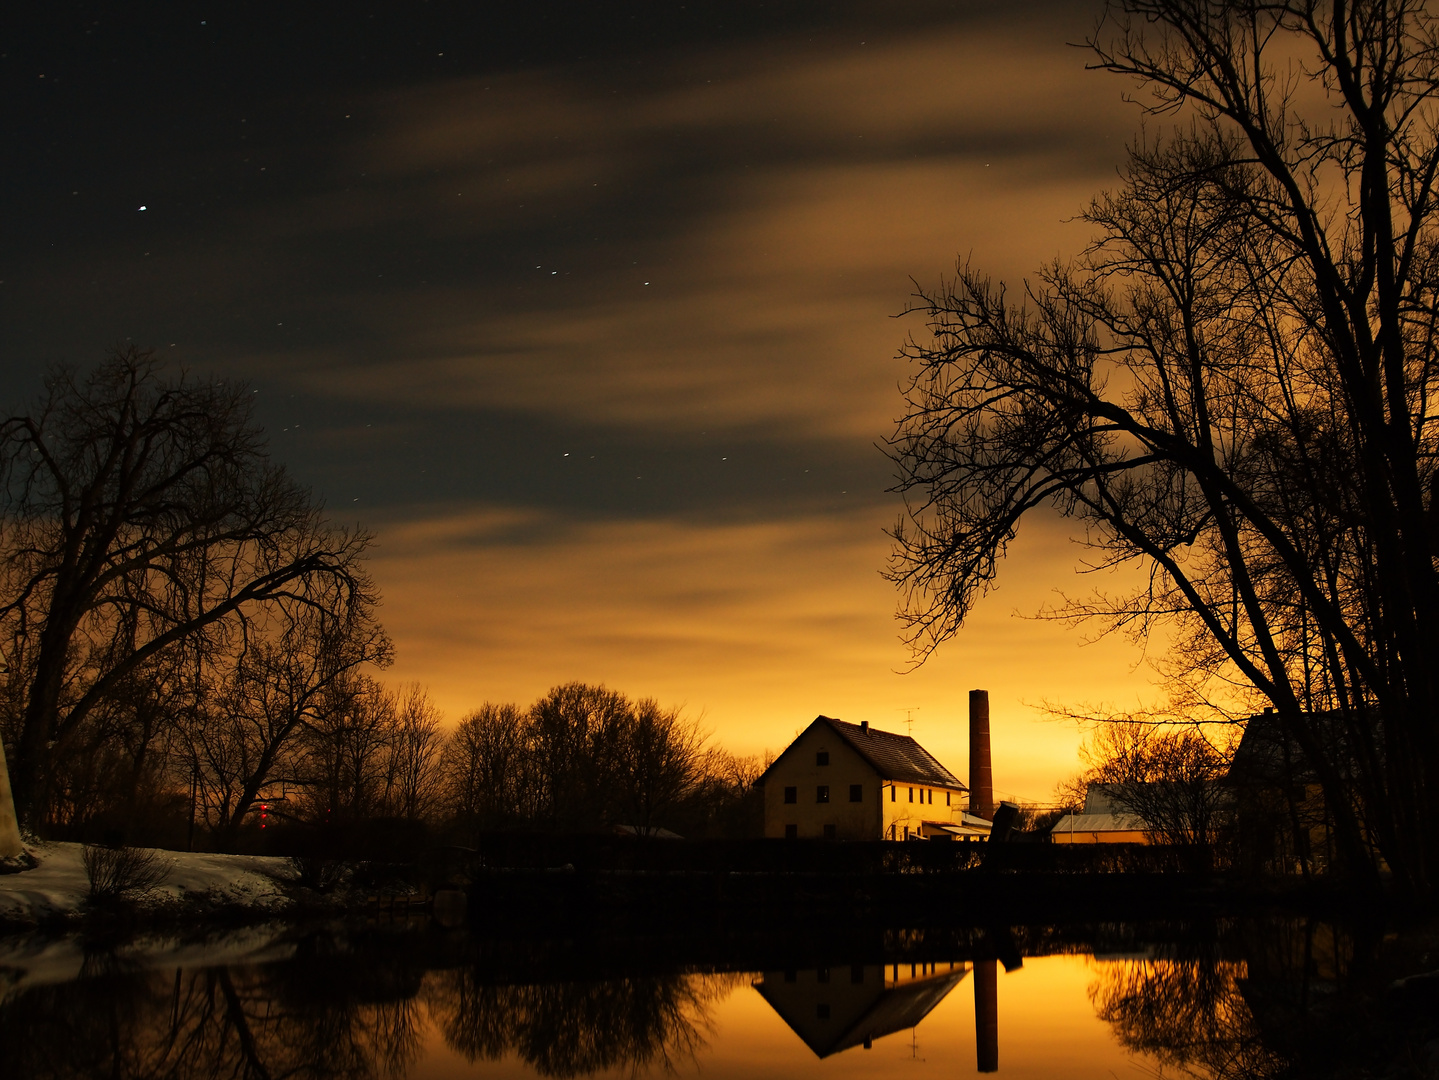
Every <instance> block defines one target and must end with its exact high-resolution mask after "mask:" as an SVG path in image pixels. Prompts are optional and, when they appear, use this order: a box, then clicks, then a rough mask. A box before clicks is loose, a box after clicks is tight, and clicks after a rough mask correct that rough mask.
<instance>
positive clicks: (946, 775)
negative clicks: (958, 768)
mask: <svg viewBox="0 0 1439 1080" xmlns="http://www.w3.org/2000/svg"><path fill="white" fill-rule="evenodd" d="M814 724H827V725H829V727H830V728H831V729H832V730H833V731H834V733H835V734H836V735H838V736H839V737H840V738H841V739H843V740H844V741H845V742H846V743H848V744H849V745H850V746H851V747H852V748H853V749H854V751H855V753H857V754H859V756H860V757H862V758H864V760H865V761H867V762H869V764H870V766H871V767H872V768H873V769H874V771H875V772H877V773H879V775H880V778H881V779H883V780H898V781H901V782H903V783H908V784H928V785H930V786H931V787H943V788H952V789H953V790H955V791H968V790H969V788H967V787H965V786H964V784H963V783H961V782H960V780H959V778H958V777H957V776H955V775H954V773H952V772H950V771H949V770H948V769H946V768H945V767H944V766H943V765H941V764H940V763H939V762H938V761H937V760H935V757H934V755H933V754H931V753H930V752H929V751H928V750H926V749H925V748H924V747H922V746H920V745H919V743H917V742H915V741H914V739H913V738H911V737H910V736H908V735H896V734H895V733H894V732H892V731H880V730H879V729H878V728H867V727H862V726H861V725H859V724H847V723H845V722H844V721H843V720H835V719H832V718H831V717H828V716H816V717H815V718H814ZM814 724H811V725H810V726H809V727H810V728H812V727H814ZM808 730H809V728H805V731H808ZM793 745H794V743H791V744H790V746H793ZM787 753H789V750H788V748H786V749H785V752H784V754H780V756H779V757H777V758H775V760H774V761H773V762H772V763H771V764H770V767H769V769H766V770H765V771H764V773H763V774H762V775H761V776H760V777H759V779H758V780H756V781H755V783H756V784H761V783H763V782H764V778H765V776H768V775H769V771H770V769H773V768H774V767H775V765H778V764H779V763H780V762H781V761H782V760H783V759H784V756H785V754H787Z"/></svg>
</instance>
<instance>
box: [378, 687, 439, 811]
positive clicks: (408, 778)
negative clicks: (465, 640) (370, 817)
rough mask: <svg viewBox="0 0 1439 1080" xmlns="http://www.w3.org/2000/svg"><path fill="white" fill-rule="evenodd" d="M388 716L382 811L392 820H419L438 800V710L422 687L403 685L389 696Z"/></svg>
mask: <svg viewBox="0 0 1439 1080" xmlns="http://www.w3.org/2000/svg"><path fill="white" fill-rule="evenodd" d="M390 714H391V717H392V719H391V725H390V732H389V736H390V737H389V753H388V759H387V762H386V772H385V796H384V804H385V808H386V811H387V812H388V813H389V814H391V815H393V816H395V817H401V818H404V819H406V820H407V821H423V820H426V819H428V818H430V817H431V816H433V814H434V813H435V811H436V810H437V809H438V804H439V801H440V798H441V786H442V779H443V775H444V765H443V762H442V759H441V755H442V752H443V749H444V735H443V733H442V732H441V730H440V719H441V718H440V710H439V709H438V708H436V707H435V703H434V702H432V701H431V700H430V695H429V693H428V692H427V691H426V690H425V688H424V687H422V686H421V685H420V684H419V683H407V684H406V685H404V686H402V687H400V689H399V691H398V692H396V693H394V694H392V695H391V705H390Z"/></svg>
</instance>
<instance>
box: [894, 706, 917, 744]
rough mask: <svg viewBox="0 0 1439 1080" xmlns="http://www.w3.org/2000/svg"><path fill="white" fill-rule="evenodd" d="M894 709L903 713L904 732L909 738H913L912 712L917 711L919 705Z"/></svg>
mask: <svg viewBox="0 0 1439 1080" xmlns="http://www.w3.org/2000/svg"><path fill="white" fill-rule="evenodd" d="M894 711H895V712H902V713H904V733H905V734H906V735H908V736H909V737H910V738H911V739H912V738H914V714H915V713H917V712H919V706H918V705H909V706H906V707H905V708H903V709H895V710H894Z"/></svg>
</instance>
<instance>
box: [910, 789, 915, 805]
mask: <svg viewBox="0 0 1439 1080" xmlns="http://www.w3.org/2000/svg"><path fill="white" fill-rule="evenodd" d="M909 801H910V802H914V788H910V789H909Z"/></svg>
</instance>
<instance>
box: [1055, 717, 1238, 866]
mask: <svg viewBox="0 0 1439 1080" xmlns="http://www.w3.org/2000/svg"><path fill="white" fill-rule="evenodd" d="M1080 756H1081V757H1082V758H1083V759H1084V761H1085V762H1086V763H1087V764H1088V765H1089V768H1088V769H1087V770H1086V771H1085V772H1084V773H1082V774H1081V775H1080V776H1079V777H1077V778H1075V780H1073V781H1070V782H1069V783H1068V785H1061V786H1062V787H1064V788H1065V789H1066V793H1069V792H1073V791H1075V790H1079V791H1084V790H1087V789H1088V788H1090V787H1093V786H1095V785H1100V786H1102V787H1103V788H1104V791H1105V794H1106V795H1107V797H1108V799H1109V801H1110V802H1111V803H1113V804H1114V805H1115V806H1117V807H1118V808H1120V809H1121V810H1123V811H1125V812H1127V813H1130V814H1134V815H1135V816H1136V817H1138V818H1140V819H1141V820H1142V821H1143V822H1144V823H1145V824H1146V825H1147V826H1148V827H1149V828H1150V829H1152V830H1153V831H1154V832H1155V833H1156V834H1157V836H1158V838H1159V840H1160V841H1161V842H1163V843H1166V844H1174V845H1177V846H1181V847H1185V848H1189V849H1192V850H1193V851H1194V852H1195V854H1196V859H1195V864H1196V865H1199V866H1202V867H1207V866H1208V864H1209V859H1210V854H1211V853H1212V852H1213V850H1214V848H1215V846H1216V844H1217V843H1218V842H1219V840H1220V838H1221V837H1222V835H1223V834H1224V831H1225V828H1226V826H1227V823H1228V818H1229V809H1230V803H1231V802H1232V797H1231V793H1230V791H1229V790H1228V788H1227V787H1226V786H1225V784H1224V778H1225V774H1226V773H1227V771H1228V767H1229V760H1230V756H1231V755H1230V754H1229V753H1228V752H1227V751H1226V750H1225V749H1224V748H1221V747H1218V746H1215V745H1214V744H1213V743H1211V742H1210V741H1209V739H1208V738H1206V737H1205V735H1204V734H1203V733H1202V732H1201V731H1200V730H1199V729H1198V728H1197V727H1156V726H1155V725H1154V724H1152V723H1149V722H1147V721H1146V720H1140V719H1130V720H1121V721H1112V722H1109V723H1103V724H1100V725H1098V727H1097V728H1096V729H1095V731H1094V733H1093V735H1092V736H1091V737H1090V739H1089V741H1088V742H1087V743H1086V744H1085V745H1084V746H1082V747H1081V748H1080Z"/></svg>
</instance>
